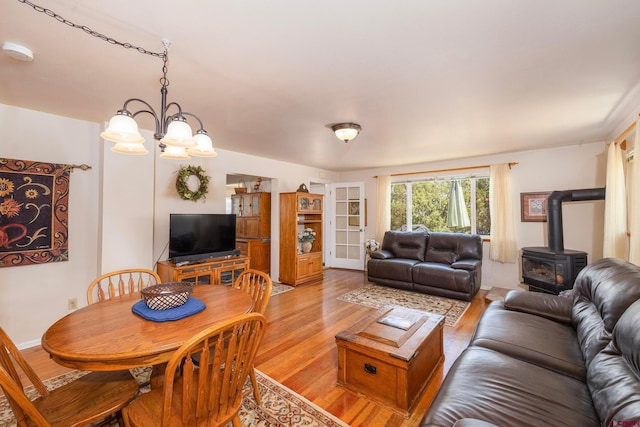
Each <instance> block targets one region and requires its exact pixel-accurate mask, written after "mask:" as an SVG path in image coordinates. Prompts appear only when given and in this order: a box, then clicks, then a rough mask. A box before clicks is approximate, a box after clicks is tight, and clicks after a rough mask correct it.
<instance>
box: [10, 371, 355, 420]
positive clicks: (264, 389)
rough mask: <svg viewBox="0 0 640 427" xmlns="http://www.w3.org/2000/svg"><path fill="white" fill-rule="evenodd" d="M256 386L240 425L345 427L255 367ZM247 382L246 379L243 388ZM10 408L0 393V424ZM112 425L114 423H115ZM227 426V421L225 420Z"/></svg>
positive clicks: (143, 374)
mask: <svg viewBox="0 0 640 427" xmlns="http://www.w3.org/2000/svg"><path fill="white" fill-rule="evenodd" d="M133 373H134V376H135V377H136V380H138V382H140V383H142V382H144V381H145V380H147V379H148V377H149V375H148V374H149V370H148V369H145V368H141V369H136V370H133ZM85 374H86V372H81V371H71V372H69V373H67V374H64V375H61V376H59V377H55V378H51V379H49V380H46V381H44V383H45V385H46V386H47V388H48V389H49V390H53V389H55V388H57V387H60V386H62V385H63V384H66V383H68V382H71V381H73V380H75V379H77V378H79V377H81V376H83V375H85ZM256 378H257V380H258V387H259V388H260V397H262V405H261V406H258V405H257V404H256V401H255V399H254V398H253V392H251V393H248V394H247V395H246V396H245V397H244V398H243V400H242V408H240V419H241V420H242V425H243V426H252V427H253V426H256V427H276V426H277V427H281V426H309V427H325V426H326V427H348V425H347V424H345V423H344V422H342V421H340V419H338V418H336V417H335V416H333V415H331V414H330V413H328V412H327V411H325V410H324V409H322V408H320V407H319V406H317V405H315V404H313V403H311V402H310V401H309V400H307V399H305V398H304V397H302V396H300V395H299V394H297V393H295V392H293V391H292V390H290V389H288V388H287V387H285V386H283V385H282V384H280V383H278V382H276V381H274V380H273V379H272V378H270V377H268V376H267V375H265V374H263V373H262V372H260V371H257V370H256ZM250 384H251V383H250V382H249V381H247V384H246V385H245V387H247V390H248V388H249V387H251V385H250ZM25 392H26V393H27V396H28V397H29V399H34V398H35V397H36V396H37V392H36V390H35V388H34V387H33V386H28V387H26V388H25ZM15 425H16V422H15V418H14V416H13V411H12V410H11V407H10V406H9V402H7V399H6V398H5V397H4V396H0V427H8V426H15ZM114 425H117V423H115V424H114ZM229 426H231V423H229Z"/></svg>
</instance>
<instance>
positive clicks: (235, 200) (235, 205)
mask: <svg viewBox="0 0 640 427" xmlns="http://www.w3.org/2000/svg"><path fill="white" fill-rule="evenodd" d="M240 200H241V198H240V197H232V198H231V213H233V214H236V215H240V213H241V211H240Z"/></svg>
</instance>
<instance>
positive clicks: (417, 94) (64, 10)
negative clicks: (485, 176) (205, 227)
mask: <svg viewBox="0 0 640 427" xmlns="http://www.w3.org/2000/svg"><path fill="white" fill-rule="evenodd" d="M23 1H24V0H23ZM34 1H35V3H36V4H37V5H39V6H43V7H45V8H49V9H51V10H52V11H54V12H56V13H57V14H59V15H60V16H62V17H63V18H65V19H67V20H69V21H71V22H73V23H75V24H78V25H84V26H87V27H89V28H90V29H91V30H94V31H96V32H98V33H101V34H104V35H105V36H107V37H111V38H113V39H115V40H116V41H118V42H121V43H130V44H132V45H136V46H140V47H142V48H144V49H146V50H148V51H154V52H161V51H162V43H161V39H162V38H168V39H170V40H171V49H170V54H169V74H168V78H169V81H170V86H169V101H175V102H178V103H180V105H181V106H182V108H183V109H184V110H186V111H189V112H192V113H194V114H196V115H197V116H199V117H200V118H201V119H202V121H203V122H204V124H205V128H206V129H207V130H208V132H209V135H210V136H211V137H212V139H213V141H214V146H215V147H216V148H222V149H225V150H232V151H238V152H243V153H248V154H252V155H256V156H261V157H267V158H273V159H279V160H284V161H288V162H295V163H300V164H304V165H309V166H315V167H320V168H325V169H330V170H336V171H343V170H356V169H364V168H374V167H385V166H392V165H400V164H411V163H422V162H428V161H436V160H443V159H454V158H461V157H471V156H480V155H489V154H497V153H502V152H510V151H520V150H529V149H536V148H546V147H554V146H562V145H571V144H577V143H583V142H594V141H603V140H604V139H605V138H606V137H608V136H610V134H611V133H612V132H613V131H614V129H615V128H616V127H617V126H619V125H620V123H621V121H623V120H624V119H626V118H628V117H629V116H630V114H633V113H634V111H633V109H634V108H637V107H638V105H640V84H639V83H640V48H639V45H638V41H639V40H640V25H638V17H639V16H640V1H637V0H589V1H584V0H562V1H558V0H513V1H504V0H429V1H427V0H405V1H402V2H392V1H388V0H341V1H336V0H325V1H322V2H320V1H316V2H312V1H300V0H271V1H262V0H244V1H236V2H231V1H220V0H211V1H202V0H182V1H168V0H153V1H152V0H136V1H131V0H111V1H108V2H86V1H79V0H57V1H51V0H34ZM1 42H13V43H20V44H22V45H24V46H26V47H28V48H30V49H31V50H32V51H33V52H34V55H35V60H34V61H33V62H29V63H27V62H20V61H17V60H15V59H12V58H10V57H8V56H6V55H0V76H1V78H0V103H3V104H9V105H16V106H20V107H24V108H29V109H33V110H40V111H46V112H50V113H53V114H57V115H62V116H68V117H74V118H78V119H83V120H90V121H94V122H99V123H102V122H104V121H107V120H108V119H109V118H110V117H111V116H112V115H113V114H114V113H115V112H116V110H118V109H120V108H122V104H123V103H124V101H125V100H126V99H128V98H133V97H135V98H142V99H144V100H146V101H147V102H149V103H150V104H152V106H153V107H154V108H156V109H159V108H160V93H159V90H160V83H159V79H160V77H161V76H162V61H161V60H160V59H159V58H157V57H153V56H150V55H144V54H141V53H140V52H138V51H136V50H134V49H125V48H123V47H121V46H119V45H116V44H110V43H107V42H105V41H103V40H100V39H99V38H96V37H92V36H91V35H89V34H87V33H85V32H83V31H82V30H81V29H77V28H73V27H70V26H68V25H64V24H62V23H60V22H58V21H57V20H55V19H53V18H51V17H49V16H47V15H46V14H44V13H41V12H38V11H36V10H34V8H33V7H31V6H30V5H29V4H28V3H27V4H25V3H22V2H21V1H18V0H3V1H2V2H0V43H1ZM635 113H637V111H636V112H635ZM138 117H142V116H138ZM348 121H353V122H356V123H359V124H360V125H361V126H362V127H363V131H362V133H361V134H360V135H359V136H358V137H357V138H356V139H355V140H353V141H351V142H350V143H348V144H345V143H344V142H341V141H339V140H338V139H337V138H336V137H335V136H334V135H333V134H332V133H331V131H330V130H329V129H327V128H326V127H325V125H326V124H328V123H335V122H348ZM139 123H140V125H141V127H143V128H146V129H152V128H153V123H152V121H151V119H150V118H142V119H140V120H139ZM27 142H28V141H27ZM89 143H90V142H89ZM148 144H151V143H148ZM218 159H219V160H220V161H222V159H221V158H220V157H218Z"/></svg>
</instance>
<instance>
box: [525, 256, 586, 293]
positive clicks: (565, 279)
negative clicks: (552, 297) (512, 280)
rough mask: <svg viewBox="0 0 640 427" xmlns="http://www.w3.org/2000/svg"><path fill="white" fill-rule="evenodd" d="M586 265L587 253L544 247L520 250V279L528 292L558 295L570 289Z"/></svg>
mask: <svg viewBox="0 0 640 427" xmlns="http://www.w3.org/2000/svg"><path fill="white" fill-rule="evenodd" d="M586 265H587V253H586V252H581V251H572V250H564V251H562V252H553V251H551V250H549V248H545V247H530V248H522V279H523V281H524V283H526V284H527V285H529V290H531V291H537V292H547V293H551V294H556V295H557V294H558V293H560V292H561V291H564V290H567V289H571V288H572V287H573V282H575V280H576V276H577V275H578V273H579V272H580V270H582V269H583V268H584V267H586Z"/></svg>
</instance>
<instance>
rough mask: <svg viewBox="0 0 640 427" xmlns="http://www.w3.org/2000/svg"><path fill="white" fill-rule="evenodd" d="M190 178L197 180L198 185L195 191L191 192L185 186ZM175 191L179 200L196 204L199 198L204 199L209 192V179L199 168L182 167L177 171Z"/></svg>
mask: <svg viewBox="0 0 640 427" xmlns="http://www.w3.org/2000/svg"><path fill="white" fill-rule="evenodd" d="M190 176H195V177H196V178H197V179H198V182H199V184H198V189H197V190H196V191H191V189H189V186H188V185H187V180H188V179H189V177H190ZM176 190H177V191H178V194H179V195H180V198H181V199H183V200H191V201H192V202H197V201H198V200H200V199H201V198H202V199H204V198H205V195H206V194H207V191H208V190H209V177H208V176H207V174H206V173H205V171H204V169H202V167H201V166H183V167H181V168H180V170H179V171H178V179H176Z"/></svg>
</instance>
